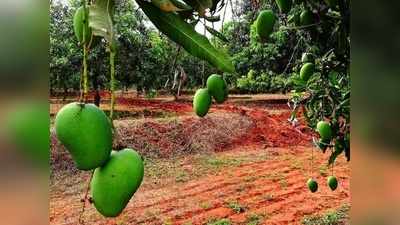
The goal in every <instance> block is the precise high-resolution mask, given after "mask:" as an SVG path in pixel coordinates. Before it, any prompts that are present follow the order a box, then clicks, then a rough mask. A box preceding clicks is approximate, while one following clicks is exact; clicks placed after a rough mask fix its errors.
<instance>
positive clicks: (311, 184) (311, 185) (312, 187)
mask: <svg viewBox="0 0 400 225" xmlns="http://www.w3.org/2000/svg"><path fill="white" fill-rule="evenodd" d="M307 187H308V189H309V190H310V191H311V192H312V193H314V192H316V191H318V183H317V181H315V180H314V179H312V178H310V179H308V181H307Z"/></svg>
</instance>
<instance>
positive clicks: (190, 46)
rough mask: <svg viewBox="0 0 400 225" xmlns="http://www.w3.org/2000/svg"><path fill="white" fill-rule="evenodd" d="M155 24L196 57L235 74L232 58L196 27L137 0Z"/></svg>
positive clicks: (175, 15) (172, 14)
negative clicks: (217, 47)
mask: <svg viewBox="0 0 400 225" xmlns="http://www.w3.org/2000/svg"><path fill="white" fill-rule="evenodd" d="M136 1H137V3H138V4H139V6H140V7H141V8H142V9H143V11H144V13H145V14H146V15H147V16H148V17H149V19H150V20H151V21H152V22H153V24H154V25H155V26H156V27H157V28H158V29H159V30H160V31H161V32H162V33H164V34H165V35H167V36H168V37H169V38H170V39H171V40H173V41H175V42H176V43H177V44H179V45H181V46H182V47H183V48H184V49H185V50H186V51H188V52H189V53H190V54H192V55H193V56H195V57H198V58H200V59H204V60H207V61H208V62H209V63H211V64H212V65H214V66H215V67H217V68H218V69H220V70H222V71H225V72H230V73H233V72H234V71H235V69H234V67H233V64H232V61H231V59H230V57H229V56H228V55H227V54H225V53H224V52H221V51H218V50H217V49H215V48H214V46H212V45H211V43H210V41H209V40H208V39H207V38H206V37H205V36H203V35H201V34H199V33H197V32H196V31H195V30H194V27H193V26H191V25H190V24H188V23H186V22H185V21H184V20H182V19H181V18H180V17H179V16H178V15H177V14H175V13H165V12H162V11H161V10H160V9H159V8H157V7H155V6H154V5H152V4H151V3H148V2H145V1H143V0H136Z"/></svg>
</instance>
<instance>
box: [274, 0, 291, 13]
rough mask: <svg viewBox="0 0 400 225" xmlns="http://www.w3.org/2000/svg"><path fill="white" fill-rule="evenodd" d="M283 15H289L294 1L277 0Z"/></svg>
mask: <svg viewBox="0 0 400 225" xmlns="http://www.w3.org/2000/svg"><path fill="white" fill-rule="evenodd" d="M275 2H276V4H277V5H278V8H279V10H280V11H281V13H288V12H289V11H290V9H291V8H292V0H275Z"/></svg>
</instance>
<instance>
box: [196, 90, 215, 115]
mask: <svg viewBox="0 0 400 225" xmlns="http://www.w3.org/2000/svg"><path fill="white" fill-rule="evenodd" d="M210 106H211V95H210V92H209V91H208V89H207V88H203V89H199V90H197V91H196V93H195V95H194V98H193V109H194V112H195V113H196V115H198V116H200V117H204V116H205V115H207V113H208V110H209V109H210Z"/></svg>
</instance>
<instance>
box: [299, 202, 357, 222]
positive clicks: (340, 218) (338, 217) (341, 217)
mask: <svg viewBox="0 0 400 225" xmlns="http://www.w3.org/2000/svg"><path fill="white" fill-rule="evenodd" d="M349 210H350V207H349V205H343V206H342V207H340V208H339V209H338V210H336V211H331V212H327V213H326V214H325V215H321V216H320V215H317V216H308V217H305V218H304V219H303V221H302V224H304V225H339V224H346V221H347V220H348V219H349V215H348V214H349Z"/></svg>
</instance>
